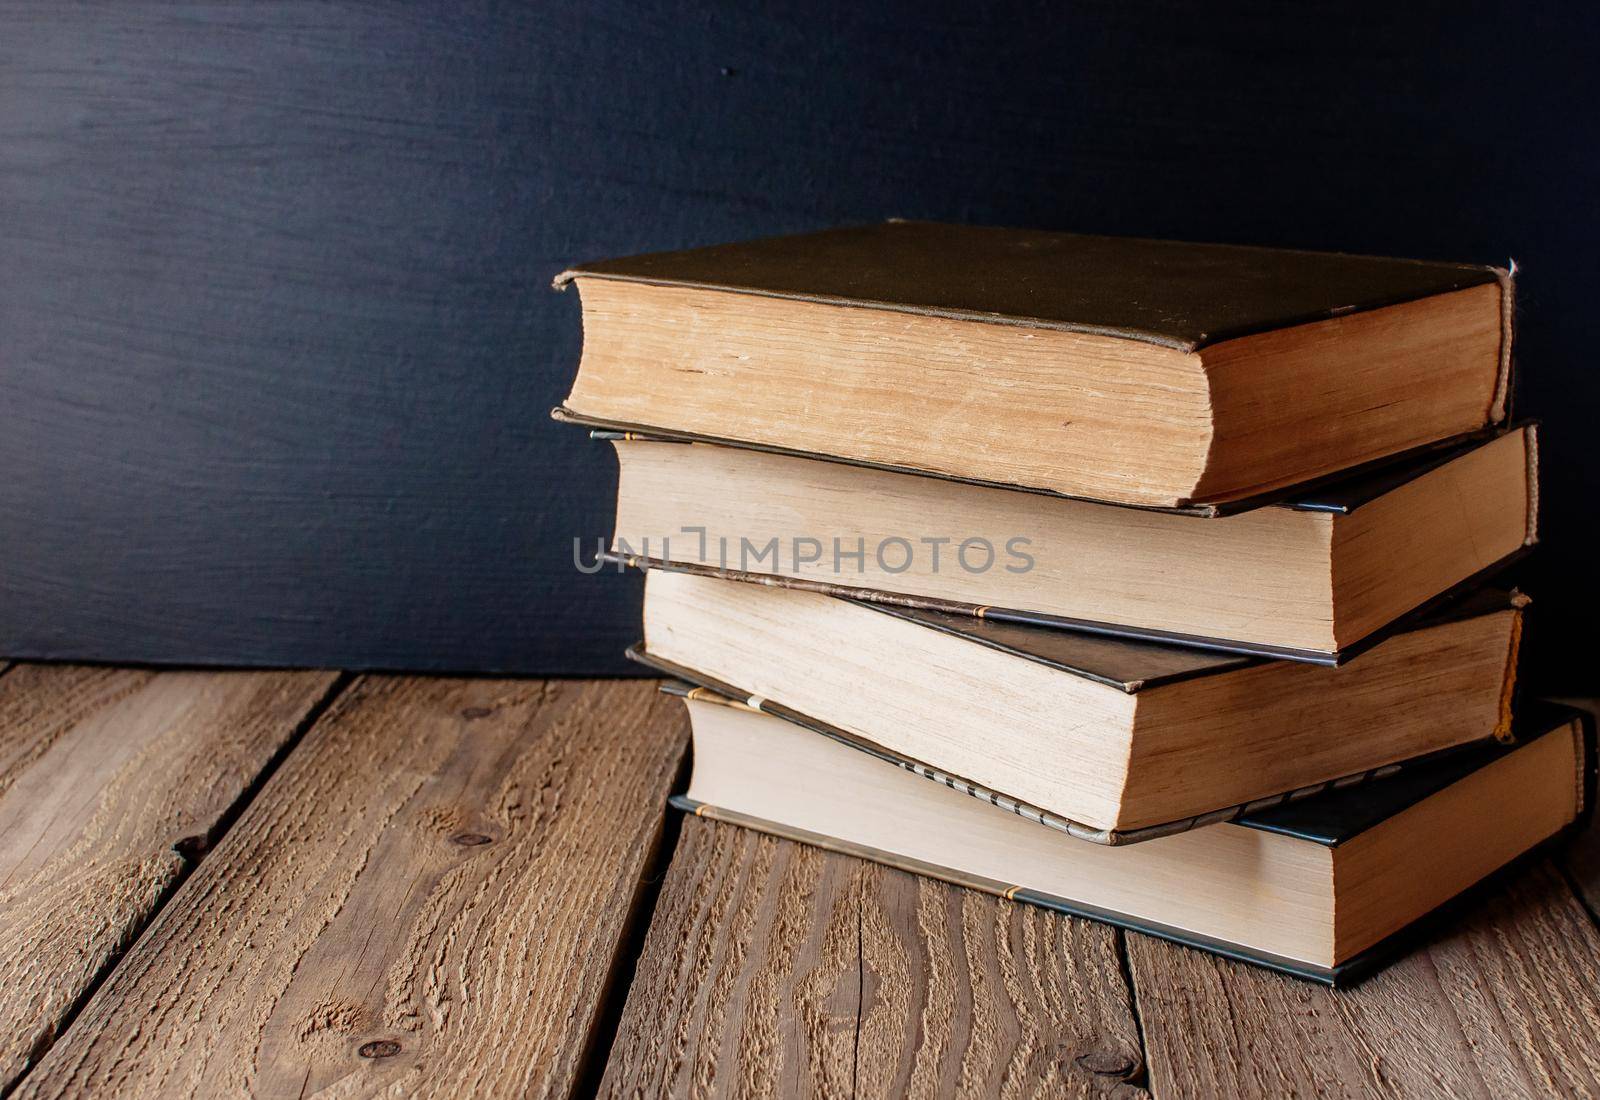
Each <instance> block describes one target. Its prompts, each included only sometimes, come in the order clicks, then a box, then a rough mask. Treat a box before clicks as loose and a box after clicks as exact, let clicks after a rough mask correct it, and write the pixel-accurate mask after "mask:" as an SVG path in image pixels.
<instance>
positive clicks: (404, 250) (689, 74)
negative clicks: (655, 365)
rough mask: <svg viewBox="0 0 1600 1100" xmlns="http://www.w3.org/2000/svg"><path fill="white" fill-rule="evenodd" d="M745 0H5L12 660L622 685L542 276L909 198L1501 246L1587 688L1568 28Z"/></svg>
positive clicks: (1147, 228) (1574, 28)
mask: <svg viewBox="0 0 1600 1100" xmlns="http://www.w3.org/2000/svg"><path fill="white" fill-rule="evenodd" d="M757 7H760V6H759V5H733V4H729V5H727V6H725V7H724V6H720V5H693V4H677V5H644V4H640V5H633V4H625V3H617V2H614V0H586V2H585V3H581V4H560V5H556V4H550V5H535V4H528V5H511V4H505V5H484V4H475V3H456V2H448V3H447V2H440V3H417V4H407V5H403V4H399V3H394V4H389V3H356V2H347V3H328V4H322V3H318V4H311V3H282V4H219V3H188V4H169V3H154V2H131V0H125V2H120V3H103V4H83V5H72V6H68V5H66V4H61V3H57V2H48V3H39V4H28V3H19V2H12V0H0V652H3V653H9V654H14V655H36V656H48V657H75V658H100V659H137V660H144V661H180V662H223V663H269V664H331V665H345V666H361V667H417V668H450V669H482V670H522V671H540V672H589V671H613V670H620V669H621V668H622V667H623V665H622V662H621V661H620V660H619V658H618V656H617V654H618V651H619V650H620V649H621V647H622V646H623V645H624V644H625V643H626V642H627V641H629V640H630V639H631V638H632V637H633V634H634V632H635V629H636V627H635V613H636V611H635V600H636V598H637V590H636V587H635V582H634V581H633V580H631V579H619V578H617V577H615V576H598V577H587V576H583V575H580V574H578V573H577V572H576V571H575V570H574V569H573V568H572V565H571V539H572V538H573V537H574V536H577V535H584V536H589V537H590V539H591V540H592V539H593V537H594V536H598V535H601V534H603V533H605V532H606V530H607V528H608V521H609V495H610V493H611V490H612V482H613V477H614V474H613V470H612V469H611V465H610V461H609V455H608V453H607V452H606V451H605V450H604V449H602V448H599V447H595V446H591V445H588V444H587V441H586V440H584V439H583V438H582V434H581V433H580V432H578V431H576V430H574V429H570V428H567V429H563V428H560V427H558V426H556V425H554V424H552V423H550V422H549V421H548V420H547V419H546V414H547V410H548V409H549V407H550V406H551V405H553V404H554V403H555V402H556V401H557V400H558V399H559V398H560V397H561V396H562V394H563V392H564V389H565V386H566V383H567V381H568V379H569V377H570V375H571V373H572V371H573V369H574V366H575V364H576V362H577V354H578V340H579V324H578V308H577V301H576V298H575V296H571V295H556V294H553V293H551V292H550V291H549V290H548V289H547V288H548V285H549V281H550V277H551V276H552V275H553V274H555V273H556V272H557V271H558V270H560V269H561V268H563V267H565V266H566V265H568V264H569V263H571V262H573V261H576V260H581V259H589V258H595V257H602V256H608V255H613V254H620V253H628V252H633V251H640V250H645V249H659V248H674V247H681V246H687V245H694V244H701V243H710V242H714V241H719V240H724V239H731V238H738V237H746V236H752V235H757V234H766V233H776V232H783V231H792V230H802V229H808V228H814V227H819V226H823V225H828V224H832V223H838V222H851V221H867V220H877V219H880V218H883V217H886V216H891V215H900V216H908V217H919V218H935V219H947V220H961V221H973V222H992V223H999V224H1015V225H1026V226H1040V227H1050V228H1065V229H1077V230H1086V231H1095V232H1106V233H1124V234H1140V235H1154V236H1167V237H1180V238H1191V239H1204V240H1219V241H1240V242H1254V243H1263V244H1275V245H1292V246H1298V247H1305V248H1319V249H1340V250H1347V251H1359V252H1378V253H1393V254H1400V255H1411V256H1419V257H1437V258H1445V259H1456V260H1472V261H1484V262H1499V263H1503V262H1505V261H1506V259H1507V258H1508V257H1513V256H1514V257H1515V258H1516V259H1517V261H1518V262H1519V263H1520V264H1521V265H1522V269H1523V277H1522V281H1521V294H1522V313H1521V317H1520V326H1521V327H1520V332H1519V347H1520V351H1519V360H1520V367H1521V372H1522V373H1521V380H1520V385H1519V400H1520V407H1521V410H1522V411H1523V412H1525V413H1527V414H1532V415H1537V416H1540V417H1542V418H1544V420H1545V422H1546V425H1547V427H1546V437H1545V438H1546V444H1547V446H1546V452H1545V455H1546V461H1545V469H1544V475H1545V480H1544V485H1545V494H1546V496H1545V500H1546V508H1545V529H1546V533H1547V541H1546V545H1545V547H1544V548H1543V550H1542V551H1541V552H1540V554H1539V555H1538V560H1537V562H1536V563H1534V564H1533V565H1532V566H1531V567H1530V570H1529V576H1528V578H1527V579H1528V583H1529V586H1530V587H1531V588H1532V589H1533V590H1534V592H1535V594H1536V596H1537V597H1538V598H1539V599H1540V601H1541V605H1542V615H1543V619H1542V621H1541V622H1540V623H1539V624H1538V625H1539V627H1542V628H1543V631H1544V632H1543V634H1542V635H1540V634H1537V633H1536V634H1534V642H1535V648H1536V650H1537V652H1538V655H1539V658H1540V661H1541V665H1540V668H1541V670H1542V678H1543V679H1544V680H1545V682H1546V683H1547V684H1549V685H1552V686H1560V687H1566V688H1567V689H1568V690H1582V689H1583V688H1584V687H1585V686H1589V684H1590V683H1591V682H1592V680H1591V678H1592V673H1593V666H1592V657H1593V652H1592V651H1593V646H1592V643H1591V642H1590V641H1589V639H1590V637H1591V635H1590V620H1591V618H1592V616H1593V614H1594V612H1595V610H1596V596H1597V588H1600V582H1597V579H1596V573H1595V570H1594V569H1593V566H1592V559H1593V545H1592V538H1591V537H1592V534H1593V526H1594V521H1593V518H1592V498H1593V495H1594V489H1595V487H1596V484H1597V482H1600V457H1597V455H1596V452H1595V448H1594V445H1593V437H1594V425H1595V416H1596V412H1597V409H1600V404H1597V400H1596V398H1597V391H1600V382H1597V380H1596V373H1595V370H1594V366H1593V363H1592V351H1591V348H1592V344H1593V340H1594V336H1593V329H1594V326H1595V323H1596V322H1595V318H1594V310H1595V307H1594V303H1595V301H1596V300H1597V296H1600V275H1597V273H1596V268H1595V256H1596V255H1597V254H1600V253H1597V246H1600V240H1597V237H1600V221H1597V218H1596V213H1597V211H1596V196H1597V194H1600V190H1597V188H1600V156H1597V154H1596V151H1595V144H1594V143H1595V138H1596V133H1595V109H1596V105H1597V97H1596V83H1597V78H1596V76H1595V65H1594V49H1595V44H1596V42H1597V32H1600V20H1597V19H1596V17H1595V16H1593V15H1591V14H1589V9H1587V8H1583V7H1577V6H1574V7H1573V8H1570V9H1565V10H1562V9H1557V8H1553V7H1547V6H1542V5H1528V6H1518V7H1511V6H1507V7H1505V8H1503V9H1498V10H1496V9H1482V8H1479V9H1474V8H1473V7H1471V6H1470V5H1460V4H1452V5H1442V4H1441V5H1392V6H1390V5H1385V6H1383V7H1381V8H1379V7H1373V8H1371V9H1370V10H1364V9H1361V8H1359V7H1357V6H1352V5H1348V4H1339V5H1315V4H1300V5H1277V4H1272V5H1261V6H1260V7H1248V8H1241V9H1235V10H1232V11H1228V12H1223V11H1222V9H1219V8H1215V7H1212V8H1209V9H1207V8H1204V7H1203V6H1200V5H1190V4H1186V3H1145V4H1127V3H1114V2H1100V3H1083V4H1076V5H1071V6H1057V5H1021V6H1014V7H1004V6H993V5H972V4H961V5H955V4H952V5H949V6H948V8H946V9H943V10H941V6H940V5H936V4H925V3H878V4H840V5H837V6H833V5H820V4H819V5H809V6H796V8H795V10H791V11H788V12H786V13H775V12H758V11H756V10H753V9H754V8H757ZM800 7H805V8H806V10H804V11H802V10H799V9H800ZM747 9H752V10H747ZM1536 629H1537V628H1536Z"/></svg>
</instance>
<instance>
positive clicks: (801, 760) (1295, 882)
mask: <svg viewBox="0 0 1600 1100" xmlns="http://www.w3.org/2000/svg"><path fill="white" fill-rule="evenodd" d="M688 707H689V712H690V720H691V724H692V726H693V730H694V772H693V777H692V779H691V781H690V784H689V790H688V794H687V796H686V797H683V798H679V799H675V800H674V801H675V804H677V805H679V806H680V807H682V808H685V809H688V810H691V811H693V812H695V813H698V814H701V815H703V816H706V817H710V818H714V819H716V820H722V821H728V822H732V823H734V824H738V825H743V826H747V827H749V828H753V829H758V830H761V831H763V832H768V833H772V834H775V835H778V836H782V837H788V838H790V839H793V840H798V841H802V842H805V843H808V844H815V845H818V846H820V847H823V848H830V849H834V850H836V851H841V852H844V853H846V854H849V855H855V856H860V857H862V858H865V859H871V860H875V861H878V862H880V863H885V864H888V865H890V866H894V867H899V868H902V869H904V870H908V871H913V872H916V873H918V874H924V875H929V876H932V877H934V878H939V879H944V880H946V881H949V882H953V883H955V884H957V885H960V886H966V887H969V888H972V889H976V890H983V891H986V892H989V893H993V894H998V895H1001V896H1003V897H1006V898H1011V899H1015V900H1018V901H1026V902H1032V903H1034V904H1039V905H1045V906H1049V907H1051V908H1055V909H1059V910H1063V911H1065V912H1068V913H1071V914H1073V915H1075V916H1083V917H1089V918H1092V919H1097V920H1104V921H1109V922H1111V923H1113V924H1117V925H1120V926H1122V927H1125V928H1131V929H1134V930H1137V931H1140V932H1146V933H1150V934H1152V935H1157V936H1163V937H1166V938H1168V939H1173V940H1177V941H1179V942H1181V943H1187V944H1190V945H1193V946H1197V947H1202V948H1205V949H1207V950H1211V951H1216V952H1219V953H1221V954H1224V955H1229V956H1231V957H1234V958H1238V959H1243V960H1246V961H1250V962H1255V963H1260V964H1262V965H1266V966H1272V967H1276V968H1279V969H1282V970H1286V971H1289V972H1290V973H1294V974H1297V975H1299V976H1302V977H1306V978H1312V979H1316V980H1320V981H1324V982H1329V983H1333V984H1344V983H1346V982H1349V981H1352V980H1355V979H1356V978H1358V977H1359V976H1360V975H1361V974H1362V973H1364V972H1366V971H1367V970H1368V969H1369V968H1370V967H1371V966H1373V965H1374V964H1376V963H1378V962H1380V961H1382V959H1383V958H1384V957H1385V956H1386V955H1387V953H1388V952H1390V951H1391V950H1392V949H1394V948H1395V947H1396V946H1398V945H1399V944H1400V943H1402V942H1403V935H1402V933H1403V931H1404V930H1406V929H1407V928H1408V926H1412V925H1413V924H1414V922H1416V921H1418V920H1419V918H1422V917H1423V916H1424V915H1425V914H1427V913H1429V912H1430V911H1431V910H1433V909H1435V908H1436V907H1438V906H1439V905H1441V904H1442V903H1444V902H1445V901H1447V900H1449V899H1450V898H1452V897H1454V896H1455V895H1457V894H1459V893H1461V892H1462V891H1463V890H1466V889H1467V888H1469V887H1471V886H1472V885H1473V884H1474V883H1476V882H1478V881H1479V880H1480V879H1482V878H1484V877H1485V876H1486V875H1489V874H1490V873H1492V872H1493V871H1495V870H1496V869H1497V868H1499V867H1501V866H1503V865H1504V864H1506V863H1507V862H1509V861H1510V860H1512V859H1514V858H1515V857H1517V856H1518V855H1520V854H1522V853H1523V852H1525V851H1527V850H1528V849H1530V848H1532V847H1533V846H1535V845H1537V844H1538V843H1539V842H1541V841H1543V840H1546V839H1547V838H1549V837H1551V836H1552V835H1554V834H1556V833H1558V832H1560V831H1561V830H1562V829H1563V828H1565V827H1567V826H1569V825H1570V824H1572V823H1573V822H1574V821H1575V820H1577V819H1578V818H1579V817H1580V816H1581V815H1583V813H1584V812H1585V811H1586V809H1587V808H1588V806H1589V805H1590V804H1591V803H1592V801H1593V797H1594V771H1593V760H1594V750H1593V734H1592V729H1590V728H1589V727H1588V726H1587V722H1586V719H1585V718H1584V717H1583V716H1581V715H1579V714H1578V713H1577V712H1571V711H1559V712H1555V713H1552V712H1550V711H1539V712H1538V713H1537V714H1535V715H1532V716H1530V719H1531V720H1530V721H1529V722H1528V723H1527V724H1526V726H1525V729H1524V732H1523V734H1522V737H1523V741H1522V743H1521V744H1519V745H1518V746H1516V747H1510V746H1501V745H1494V744H1490V745H1484V746H1476V747H1473V748H1468V749H1461V750H1457V751H1456V752H1454V753H1452V754H1449V755H1448V756H1445V757H1442V758H1439V759H1436V760H1433V761H1430V762H1428V763H1426V764H1424V765H1419V766H1417V767H1413V768H1406V769H1403V770H1401V771H1400V772H1399V774H1397V775H1395V776H1394V777H1392V778H1389V779H1384V780H1380V781H1377V782H1373V783H1368V784H1364V785H1362V786H1359V787H1353V788H1349V789H1346V790H1340V791H1333V792H1329V793H1326V794H1322V795H1318V796H1316V797H1312V798H1306V799H1301V800H1298V801H1294V802H1291V803H1288V804H1285V805H1282V806H1279V807H1277V808H1274V809H1271V810H1266V811H1262V812H1260V813H1257V814H1252V815H1249V816H1246V817H1243V818H1240V819H1239V820H1238V821H1236V822H1232V823H1227V824H1218V825H1210V826H1207V827H1205V828H1202V829H1196V830H1193V831H1190V832H1184V833H1178V834H1175V835H1172V836H1166V837H1161V838H1159V839H1156V840H1152V841H1149V842H1148V843H1145V844H1136V845H1132V846H1130V847H1126V848H1107V847H1104V846H1102V845H1096V844H1085V843H1082V842H1081V841H1076V840H1073V839H1071V838H1068V837H1064V836H1062V835H1061V834H1060V833H1057V832H1054V831H1052V830H1050V829H1044V828H1040V827H1039V825H1037V824H1035V823H1034V822H1031V821H1028V820H1026V819H1024V818H1022V817H1020V816H1018V815H1016V814H1012V813H1007V812H1005V811H1003V810H1000V809H997V808H995V807H993V806H990V805H987V804H986V803H983V802H980V801H978V800H977V799H974V798H970V797H968V796H967V795H966V794H963V793H961V792H959V791H956V790H952V789H950V788H949V787H946V786H944V785H942V784H937V783H929V782H927V781H926V780H924V779H921V778H918V777H917V776H915V775H913V774H911V773H909V772H907V771H904V770H902V769H900V768H897V767H894V766H893V765H891V764H887V763H884V762H882V761H879V760H875V759H873V758H872V757H871V756H869V755H867V754H865V753H861V752H857V751H855V750H854V749H852V748H849V747H847V746H845V745H841V744H839V743H838V742H836V741H833V740H830V739H828V738H826V737H818V736H816V735H815V734H814V733H811V732H809V731H807V730H804V729H801V728H800V727H799V726H796V725H794V724H793V723H790V722H784V721H781V720H780V719H777V718H774V717H772V716H770V715H766V714H762V713H761V712H759V711H756V710H752V709H750V708H749V707H747V706H745V705H744V704H742V703H735V702H733V701H731V700H725V699H720V698H719V697H716V696H714V695H712V694H711V693H708V692H705V691H703V690H697V691H695V692H694V693H693V694H692V696H691V698H690V699H689V700H688Z"/></svg>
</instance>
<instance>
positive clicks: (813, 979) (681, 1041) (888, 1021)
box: [601, 818, 1143, 1097]
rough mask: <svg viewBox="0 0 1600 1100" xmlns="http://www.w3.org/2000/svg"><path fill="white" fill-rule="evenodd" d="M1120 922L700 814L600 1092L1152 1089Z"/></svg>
mask: <svg viewBox="0 0 1600 1100" xmlns="http://www.w3.org/2000/svg"><path fill="white" fill-rule="evenodd" d="M1117 935H1118V934H1117V933H1116V932H1114V931H1113V930H1111V929H1109V928H1105V927H1103V926H1099V925H1094V924H1089V923H1085V922H1081V921H1074V920H1070V919H1068V918H1065V917H1062V916H1060V915H1058V914H1055V913H1050V912H1047V911H1045V910H1042V909H1038V908H1035V907H1033V906H1027V905H1019V904H1014V903H1011V902H1006V901H1001V900H999V899H997V898H993V897H989V896H987V895H984V894H979V893H975V892H972V891H968V890H961V889H957V888H954V887H951V886H946V885H945V884H943V883H939V882H934V881H932V880H929V879H922V878H918V877H916V876H913V875H909V874H906V873H904V872H900V871H894V870H889V869H887V868H884V867H880V866H877V865H875V864H871V863H866V862H863V861H861V860H857V859H852V858H848V857H845V856H840V855H834V854H831V853H827V852H823V851H820V850H818V849H815V848H810V847H807V846H805V845H800V844H794V843H790V842H788V841H780V840H775V839H773V838H771V837H766V836H762V835H760V834H757V833H753V832H749V831H746V830H743V829H738V828H735V827H733V826H729V825H724V824H717V823H714V822H710V821H707V820H705V819H703V818H689V819H687V820H686V821H685V822H684V825H683V832H682V834H681V836H680V839H679V843H678V847H677V851H676V853H675V854H674V856H673V860H672V865H671V867H670V869H669V870H668V873H667V877H666V881H665V883H664V884H663V886H662V891H661V895H660V897H659V899H658V901H657V903H656V911H655V916H654V918H653V920H652V921H651V927H650V933H649V936H648V938H647V940H646V943H645V947H644V951H643V955H642V957H641V960H640V962H639V966H638V970H637V973H636V975H635V978H634V981H633V984H632V988H631V990H630V992H629V995H628V1001H627V1005H626V1007H625V1009H624V1012H623V1017H622V1021H621V1025H620V1028H619V1031H618V1035H617V1038H616V1040H615V1043H614V1045H613V1047H612V1050H611V1058H610V1063H609V1065H608V1067H607V1069H606V1074H605V1077H604V1080H603V1083H602V1086H601V1092H602V1093H603V1094H605V1095H610V1096H638V1097H644V1096H648V1097H655V1096H685V1095H696V1096H700V1095H717V1096H738V1097H763V1096H784V1097H787V1096H794V1095H820V1096H847V1095H861V1096H885V1097H888V1096H936V1095H937V1096H947V1095H958V1094H959V1095H963V1096H1028V1095H1037V1096H1061V1095H1070V1094H1084V1093H1103V1092H1108V1091H1118V1090H1120V1091H1124V1092H1127V1093H1129V1094H1133V1093H1137V1092H1138V1090H1136V1089H1132V1088H1129V1087H1128V1086H1126V1085H1124V1084H1122V1082H1123V1081H1125V1080H1127V1079H1129V1078H1137V1077H1138V1076H1139V1075H1140V1074H1141V1072H1142V1068H1143V1063H1142V1059H1141V1056H1140V1049H1139V1040H1138V1032H1137V1028H1136V1025H1135V1022H1134V1017H1133V1010H1132V1005H1131V1001H1130V997H1129V991H1128V988H1127V985H1126V984H1125V982H1124V980H1123V977H1122V973H1121V969H1120V963H1119V959H1118V954H1117V951H1118V944H1117Z"/></svg>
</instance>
